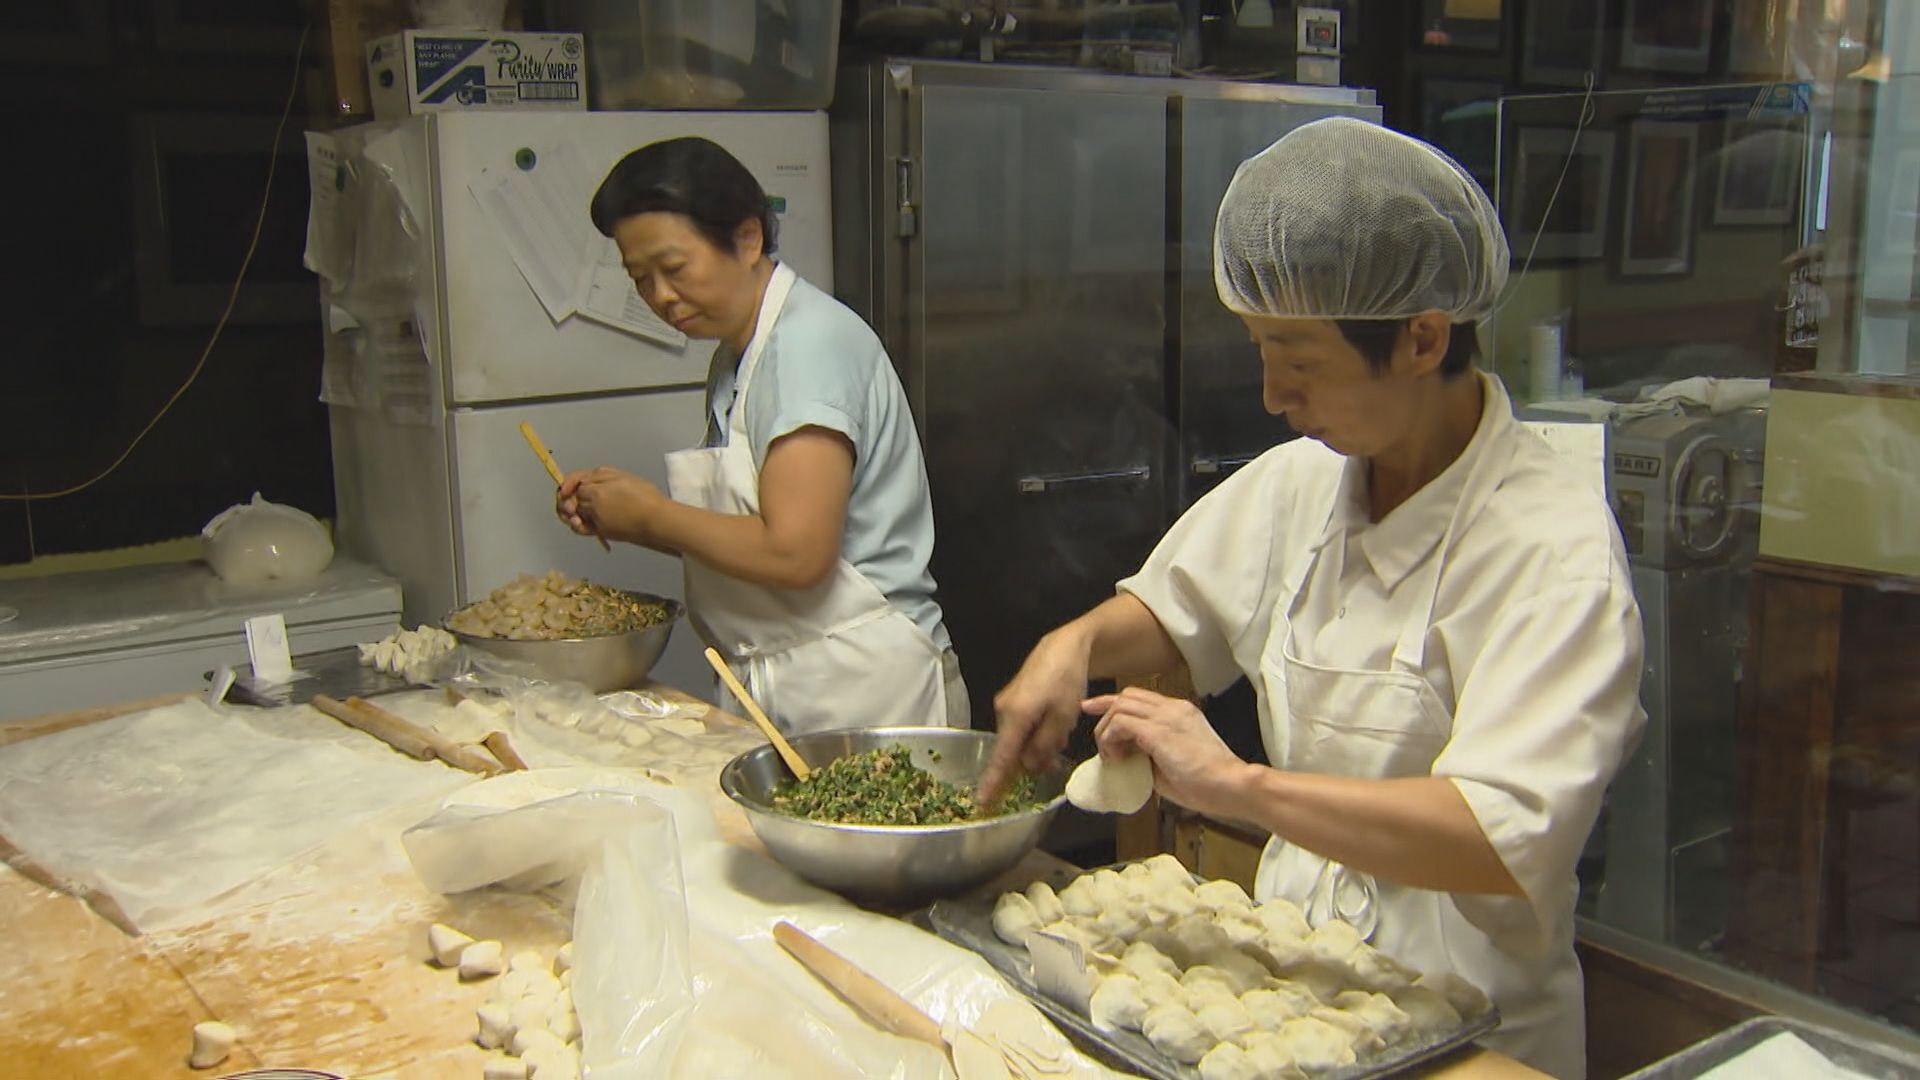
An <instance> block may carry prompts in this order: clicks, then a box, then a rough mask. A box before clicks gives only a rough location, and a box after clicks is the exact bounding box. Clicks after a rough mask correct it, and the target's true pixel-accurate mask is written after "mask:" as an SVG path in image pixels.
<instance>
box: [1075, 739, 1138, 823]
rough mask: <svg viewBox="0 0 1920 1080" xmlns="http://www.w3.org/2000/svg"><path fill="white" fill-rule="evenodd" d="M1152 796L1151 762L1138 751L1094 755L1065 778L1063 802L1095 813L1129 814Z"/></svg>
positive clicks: (1136, 810) (1136, 811) (1135, 811)
mask: <svg viewBox="0 0 1920 1080" xmlns="http://www.w3.org/2000/svg"><path fill="white" fill-rule="evenodd" d="M1152 797H1153V761H1152V759H1150V758H1148V757H1147V755H1145V754H1142V753H1133V754H1128V755H1127V756H1126V757H1123V758H1118V759H1113V760H1110V759H1108V758H1105V757H1102V756H1100V755H1097V754H1096V755H1095V756H1093V757H1090V758H1088V759H1087V760H1085V761H1083V762H1081V763H1080V765H1079V767H1077V768H1075V769H1074V770H1073V775H1071V776H1069V777H1067V801H1068V802H1070V803H1072V804H1073V805H1075V806H1077V807H1079V808H1080V809H1082V810H1086V811H1090V812H1092V813H1095V814H1133V813H1138V812H1139V810H1140V808H1141V807H1143V806H1145V805H1147V800H1148V799H1150V798H1152Z"/></svg>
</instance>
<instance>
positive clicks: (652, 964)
mask: <svg viewBox="0 0 1920 1080" xmlns="http://www.w3.org/2000/svg"><path fill="white" fill-rule="evenodd" d="M646 787H647V785H646V784H645V782H644V781H637V780H635V779H633V778H632V777H630V776H622V775H620V774H618V773H613V772H608V771H605V770H594V769H541V770H534V771H532V772H518V773H509V774H507V775H505V776H501V777H496V778H494V779H492V780H485V781H482V782H480V783H478V784H474V785H472V786H470V787H468V788H467V789H465V790H463V791H461V792H459V793H457V794H456V795H454V796H453V798H451V799H449V800H448V802H447V804H446V805H445V806H444V807H442V808H441V810H440V811H439V812H437V813H435V814H434V815H433V816H432V817H429V818H428V819H427V820H425V821H423V822H421V823H420V824H418V825H415V826H414V827H413V828H411V829H408V830H407V831H406V832H405V833H403V834H402V835H401V837H400V841H401V845H402V846H403V847H405V848H406V852H407V857H408V858H409V859H411V860H412V861H413V865H414V869H415V871H416V872H418V873H419V875H420V878H421V880H422V881H424V882H425V883H426V885H427V887H428V888H430V889H433V890H434V891H436V892H442V893H457V892H465V891H466V890H468V889H474V888H479V887H481V886H483V885H493V884H498V885H502V886H505V887H508V888H515V889H528V890H531V889H538V888H544V887H547V886H550V885H555V884H560V883H571V882H573V881H576V880H577V881H578V883H579V893H578V895H577V897H576V899H575V902H574V915H573V948H574V967H573V972H574V975H573V982H574V990H573V1000H574V1007H575V1008H576V1009H577V1010H578V1011H579V1014H580V1030H581V1040H580V1047H581V1055H580V1056H581V1062H582V1064H583V1065H584V1066H585V1067H586V1068H587V1070H588V1071H589V1072H590V1073H591V1075H592V1076H594V1077H595V1080H619V1078H623V1077H633V1078H639V1077H655V1076H666V1075H668V1070H669V1068H670V1065H671V1063H672V1061H673V1060H674V1058H675V1057H676V1056H677V1055H678V1053H679V1050H680V1041H681V1037H682V1036H683V1035H684V1034H685V1030H686V1026H687V1023H686V1021H687V1017H688V1015H689V1014H690V1013H691V1012H692V1009H693V1001H694V992H693V983H692V979H691V976H690V972H689V965H688V961H687V908H686V893H685V890H684V888H683V886H682V884H681V878H680V855H679V845H678V840H677V838H676V835H675V830H674V823H673V817H672V816H671V815H670V814H669V813H668V812H667V811H666V810H664V809H662V808H661V807H660V806H658V805H656V804H654V803H653V802H652V801H650V800H649V799H648V798H647V797H646V796H645V795H644V794H643V792H644V791H645V790H646Z"/></svg>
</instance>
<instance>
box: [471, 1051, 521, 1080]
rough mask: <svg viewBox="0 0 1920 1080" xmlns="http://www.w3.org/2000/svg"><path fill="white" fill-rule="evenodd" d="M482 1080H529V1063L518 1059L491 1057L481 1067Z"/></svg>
mask: <svg viewBox="0 0 1920 1080" xmlns="http://www.w3.org/2000/svg"><path fill="white" fill-rule="evenodd" d="M480 1080H527V1063H526V1062H524V1061H521V1060H520V1059H519V1058H517V1057H504V1056H501V1057H490V1058H488V1059H487V1063H486V1064H485V1065H482V1066H480Z"/></svg>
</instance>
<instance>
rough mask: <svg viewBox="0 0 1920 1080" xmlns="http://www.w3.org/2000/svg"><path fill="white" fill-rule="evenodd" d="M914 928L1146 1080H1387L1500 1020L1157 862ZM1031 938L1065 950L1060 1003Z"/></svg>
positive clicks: (1324, 930)
mask: <svg viewBox="0 0 1920 1080" xmlns="http://www.w3.org/2000/svg"><path fill="white" fill-rule="evenodd" d="M919 921H921V922H923V923H924V925H926V926H927V927H928V928H930V929H931V930H932V931H933V932H934V933H936V934H938V935H940V936H941V937H944V938H946V939H947V940H949V941H952V942H954V943H955V944H958V945H960V946H962V947H964V948H967V949H971V950H973V951H974V952H977V953H979V954H980V955H981V956H982V957H984V958H985V959H986V960H987V962H988V963H990V964H992V965H993V967H994V968H995V969H997V970H998V971H999V972H1000V973H1001V974H1002V975H1004V976H1005V977H1006V978H1007V979H1008V981H1010V982H1012V983H1013V984H1014V986H1015V987H1016V988H1018V989H1019V990H1020V991H1021V992H1022V993H1024V994H1025V995H1026V996H1027V997H1028V998H1030V999H1031V1000H1032V1001H1033V1002H1034V1004H1035V1005H1037V1006H1039V1007H1040V1009H1041V1010H1042V1011H1043V1012H1045V1013H1046V1014H1047V1015H1048V1016H1050V1017H1051V1018H1052V1019H1053V1020H1054V1021H1055V1022H1056V1023H1058V1024H1059V1025H1060V1026H1061V1027H1062V1028H1063V1029H1064V1030H1066V1031H1068V1032H1069V1033H1070V1034H1072V1035H1073V1036H1075V1037H1076V1039H1078V1040H1079V1041H1081V1042H1082V1043H1084V1044H1085V1045H1087V1046H1088V1048H1089V1049H1091V1050H1093V1051H1095V1052H1096V1053H1098V1054H1099V1055H1100V1056H1102V1057H1105V1058H1107V1059H1109V1060H1110V1061H1111V1062H1113V1063H1114V1064H1116V1065H1119V1066H1121V1067H1124V1068H1126V1069H1129V1070H1131V1071H1133V1072H1137V1073H1139V1074H1140V1075H1142V1076H1145V1077H1151V1078H1153V1080H1195V1078H1196V1077H1198V1078H1199V1080H1298V1078H1301V1077H1307V1078H1310V1080H1360V1078H1362V1077H1375V1076H1386V1075H1389V1074H1391V1073H1394V1072H1397V1071H1399V1070H1402V1069H1405V1068H1407V1067H1409V1066H1411V1065H1415V1064H1418V1063H1420V1062H1424V1061H1428V1060H1430V1059H1433V1058H1437V1057H1440V1056H1442V1055H1444V1054H1446V1053H1448V1052H1449V1051H1452V1050H1454V1049H1457V1048H1459V1047H1462V1046H1465V1045H1466V1044H1468V1043H1470V1042H1472V1041H1474V1040H1475V1039H1478V1038H1480V1037H1481V1036H1483V1035H1485V1034H1486V1033H1487V1032H1490V1031H1492V1030H1493V1029H1494V1028H1495V1027H1497V1026H1499V1023H1500V1018H1499V1014H1498V1011H1497V1010H1495V1009H1494V1008H1493V1006H1492V1003H1491V1002H1489V1001H1488V1000H1487V997H1486V995H1485V994H1483V993H1481V991H1480V990H1479V989H1478V988H1476V987H1475V986H1473V985H1472V984H1471V983H1469V982H1467V981H1466V980H1465V979H1462V978H1460V977H1459V976H1457V975H1454V974H1451V973H1431V974H1423V973H1421V972H1418V971H1415V970H1413V969H1411V968H1409V967H1407V966H1406V965H1404V964H1401V963H1400V962H1398V961H1397V960H1395V959H1393V958H1392V957H1390V956H1387V955H1386V954H1385V953H1382V952H1381V951H1380V950H1378V949H1375V948H1374V947H1373V946H1371V945H1369V944H1367V943H1366V942H1365V941H1364V940H1362V937H1361V935H1360V932H1359V931H1358V930H1356V929H1355V928H1354V927H1353V926H1351V925H1350V924H1348V923H1345V922H1341V921H1338V920H1335V921H1332V922H1328V923H1325V924H1323V925H1321V926H1320V927H1318V928H1314V927H1310V926H1309V925H1308V924H1307V920H1306V918H1305V916H1304V915H1303V914H1302V912H1301V911H1300V909H1299V908H1298V907H1296V906H1295V905H1293V904H1292V903H1289V902H1288V901H1286V900H1283V899H1275V900H1270V901H1268V902H1266V903H1264V904H1255V903H1254V901H1253V900H1252V898H1251V897H1249V896H1248V895H1247V893H1246V891H1245V890H1244V889H1242V888H1241V887H1240V886H1239V885H1237V884H1235V883H1233V882H1231V881H1199V880H1197V879H1196V878H1195V877H1194V876H1193V874H1192V873H1190V872H1189V871H1188V870H1187V868H1186V867H1184V866H1182V865H1181V864H1180V862H1179V860H1177V859H1175V858H1174V857H1173V856H1171V855H1155V856H1154V857H1152V858H1150V859H1145V860H1142V861H1140V862H1134V863H1127V864H1122V865H1120V866H1115V867H1104V868H1101V869H1098V870H1093V871H1090V872H1088V873H1084V874H1081V875H1079V876H1078V877H1069V876H1066V875H1062V877H1061V879H1058V880H1055V881H1045V880H1043V881H1037V882H1035V883H1033V884H1032V885H1030V886H1028V888H1027V889H1026V890H1025V891H1023V892H1010V893H1004V894H1001V895H999V896H997V897H996V896H992V895H974V896H969V897H962V898H958V899H953V900H941V901H938V902H936V903H935V904H933V906H932V907H930V908H928V909H926V911H925V912H923V913H921V915H920V918H919ZM1036 932H1038V933H1044V934H1046V935H1048V936H1049V937H1050V938H1055V939H1064V940H1066V941H1071V942H1075V943H1077V944H1078V945H1079V947H1080V950H1081V951H1082V952H1083V953H1084V955H1085V956H1086V958H1087V960H1088V963H1087V974H1086V976H1085V977H1084V979H1077V980H1076V982H1077V987H1078V992H1070V993H1064V994H1063V993H1061V992H1060V987H1059V984H1058V981H1057V979H1054V978H1049V977H1047V976H1049V975H1052V974H1054V969H1053V968H1052V967H1051V965H1050V966H1049V971H1048V972H1046V973H1036V971H1035V964H1034V961H1033V955H1032V954H1031V953H1030V952H1029V944H1030V943H1032V939H1031V938H1030V937H1029V935H1031V934H1034V933H1036ZM1034 947H1036V948H1038V947H1039V946H1038V944H1034ZM1076 976H1077V973H1076ZM1043 986H1045V987H1046V988H1047V989H1048V990H1051V991H1052V992H1053V996H1050V995H1049V993H1047V992H1043ZM1089 987H1090V988H1091V990H1090V993H1086V991H1087V990H1088V988H1089ZM1082 994H1085V996H1084V998H1082ZM1056 998H1061V999H1064V1000H1057V999H1056ZM1076 999H1081V1000H1076ZM1082 1001H1083V1002H1084V1004H1082Z"/></svg>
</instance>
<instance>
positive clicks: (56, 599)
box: [0, 559, 400, 662]
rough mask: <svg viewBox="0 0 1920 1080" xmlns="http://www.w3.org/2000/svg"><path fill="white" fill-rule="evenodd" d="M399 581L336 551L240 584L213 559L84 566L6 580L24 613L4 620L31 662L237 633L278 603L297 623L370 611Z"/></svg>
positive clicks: (5, 635)
mask: <svg viewBox="0 0 1920 1080" xmlns="http://www.w3.org/2000/svg"><path fill="white" fill-rule="evenodd" d="M373 591H382V592H386V593H388V594H390V596H391V599H392V607H393V610H394V611H395V612H396V613H397V612H398V611H399V610H400V585H399V583H398V582H396V581H394V580H393V579H392V578H391V577H388V576H387V575H385V574H383V573H381V572H379V571H378V570H375V569H373V568H372V567H369V566H365V565H363V564H360V563H356V562H353V561H351V560H348V559H335V560H334V561H333V565H331V566H329V567H327V568H326V570H325V571H323V572H322V573H321V574H320V576H318V577H315V578H311V579H308V580H306V581H296V582H268V583H266V584H262V585H236V584H232V583H229V582H225V581H221V580H220V578H219V577H218V576H217V575H215V574H214V572H213V570H212V568H211V567H209V566H207V564H205V563H200V562H191V563H169V564H165V565H160V566H129V567H123V568H120V569H117V570H98V571H89V572H86V573H78V574H54V575H51V576H48V577H38V578H22V579H20V580H17V581H0V604H4V605H5V606H7V607H10V608H14V609H17V610H18V611H19V615H18V617H16V618H15V619H13V620H12V621H11V622H7V623H4V624H0V656H4V657H6V658H7V659H8V660H10V661H16V662H19V661H25V660H31V659H34V658H36V657H41V656H57V655H61V654H64V653H68V652H73V651H75V650H76V649H78V648H80V647H81V646H85V647H87V648H88V649H90V650H91V649H98V648H102V647H107V646H112V645H123V644H134V643H136V641H139V642H147V641H153V640H157V639H162V638H171V637H181V638H184V637H190V636H198V635H201V634H211V633H218V634H225V635H233V634H237V633H238V632H239V629H240V623H241V621H242V620H243V619H245V618H247V617H250V616H253V615H261V614H265V613H267V612H273V611H278V612H282V613H284V614H286V616H287V623H288V625H289V626H292V625H294V624H296V623H298V622H301V621H305V620H303V619H301V618H300V617H299V616H300V615H301V614H309V615H311V616H312V617H315V618H334V617H343V616H345V617H364V615H365V613H366V600H365V597H366V594H367V593H369V592H373Z"/></svg>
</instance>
